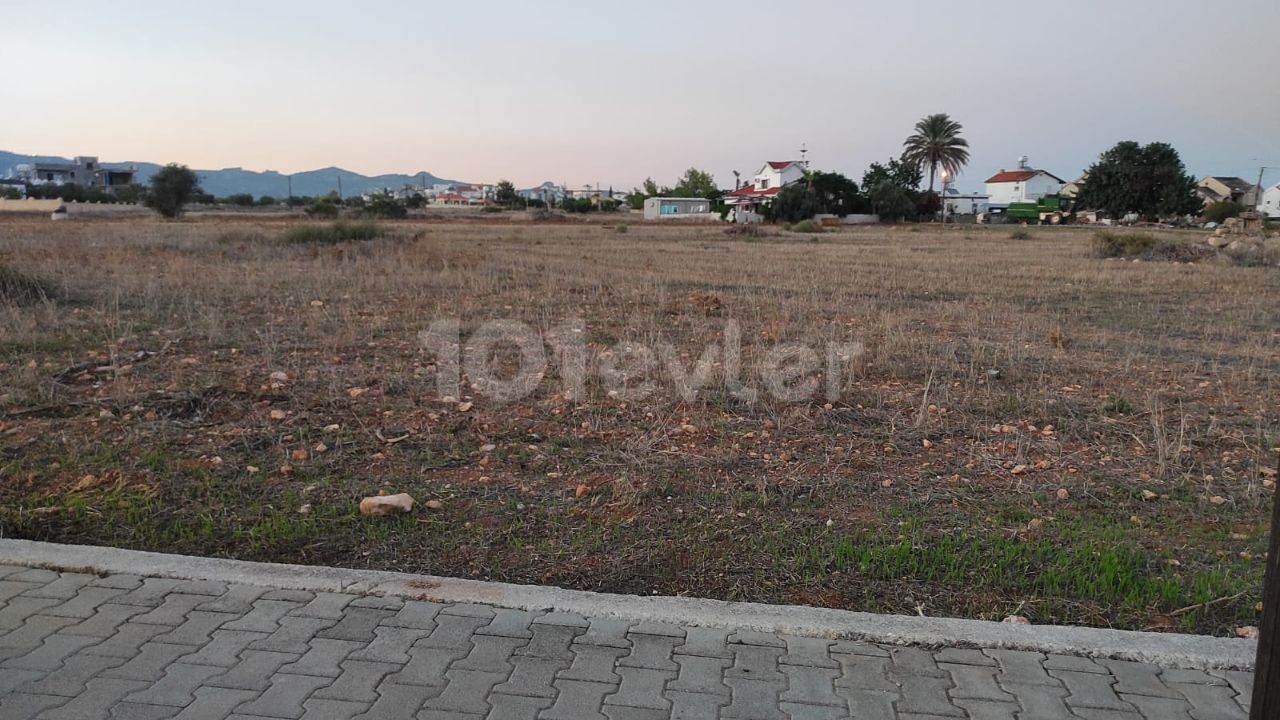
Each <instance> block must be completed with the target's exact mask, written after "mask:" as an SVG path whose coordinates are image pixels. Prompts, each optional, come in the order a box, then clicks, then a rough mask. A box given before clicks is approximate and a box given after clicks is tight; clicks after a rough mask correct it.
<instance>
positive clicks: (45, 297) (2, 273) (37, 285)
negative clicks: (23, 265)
mask: <svg viewBox="0 0 1280 720" xmlns="http://www.w3.org/2000/svg"><path fill="white" fill-rule="evenodd" d="M58 297H59V293H58V289H57V288H56V287H54V285H53V283H50V282H49V281H47V280H44V279H43V278H39V277H36V276H34V275H30V274H28V273H24V272H21V271H18V270H15V269H13V268H11V267H6V266H4V265H0V302H4V303H9V304H13V305H36V304H38V303H42V302H46V301H51V300H56V299H58Z"/></svg>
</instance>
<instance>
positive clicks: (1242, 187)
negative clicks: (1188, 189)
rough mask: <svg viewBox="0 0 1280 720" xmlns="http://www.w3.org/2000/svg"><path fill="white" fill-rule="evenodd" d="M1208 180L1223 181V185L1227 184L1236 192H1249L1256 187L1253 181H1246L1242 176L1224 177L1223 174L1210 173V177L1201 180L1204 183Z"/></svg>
mask: <svg viewBox="0 0 1280 720" xmlns="http://www.w3.org/2000/svg"><path fill="white" fill-rule="evenodd" d="M1208 180H1217V181H1218V182H1220V183H1222V184H1223V185H1226V186H1227V187H1229V188H1231V189H1232V190H1234V191H1235V192H1249V191H1250V190H1252V189H1253V187H1254V185H1253V183H1251V182H1245V181H1244V180H1242V179H1241V178H1238V177H1223V176H1221V175H1210V176H1209V177H1207V178H1205V179H1204V180H1201V181H1200V182H1201V183H1204V182H1206V181H1208Z"/></svg>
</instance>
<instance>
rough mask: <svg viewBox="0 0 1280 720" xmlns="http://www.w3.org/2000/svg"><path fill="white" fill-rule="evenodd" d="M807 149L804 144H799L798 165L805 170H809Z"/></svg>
mask: <svg viewBox="0 0 1280 720" xmlns="http://www.w3.org/2000/svg"><path fill="white" fill-rule="evenodd" d="M808 155H809V148H808V146H807V145H806V144H805V143H800V165H801V167H803V168H804V169H805V170H808V169H809V160H808Z"/></svg>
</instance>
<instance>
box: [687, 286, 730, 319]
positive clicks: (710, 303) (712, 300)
mask: <svg viewBox="0 0 1280 720" xmlns="http://www.w3.org/2000/svg"><path fill="white" fill-rule="evenodd" d="M689 303H690V304H691V305H693V306H694V307H695V308H697V309H698V310H699V311H700V312H702V314H703V315H706V316H707V317H718V316H719V315H720V313H721V312H722V311H723V310H724V302H723V301H722V300H721V299H720V296H719V295H714V294H712V293H704V292H702V291H700V290H694V291H693V292H691V293H689Z"/></svg>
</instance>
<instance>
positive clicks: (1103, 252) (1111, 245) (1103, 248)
mask: <svg viewBox="0 0 1280 720" xmlns="http://www.w3.org/2000/svg"><path fill="white" fill-rule="evenodd" d="M1089 247H1090V249H1091V250H1092V251H1093V254H1094V256H1095V257H1101V258H1128V259H1139V260H1156V261H1165V262H1198V261H1200V260H1205V259H1207V258H1210V257H1213V255H1214V251H1213V249H1212V248H1210V247H1208V246H1207V245H1202V244H1199V243H1190V242H1184V241H1178V240H1167V239H1164V238H1157V237H1153V236H1151V235H1143V234H1142V233H1110V232H1100V233H1095V234H1094V236H1093V238H1092V239H1091V240H1090V241H1089Z"/></svg>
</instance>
